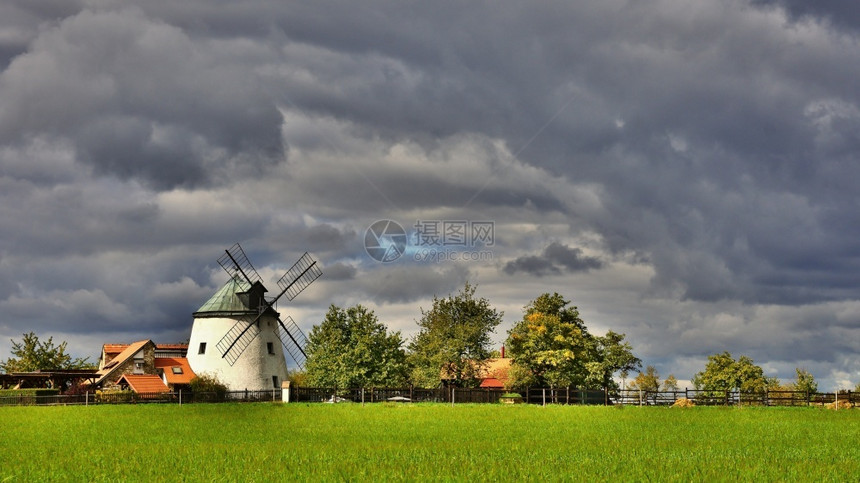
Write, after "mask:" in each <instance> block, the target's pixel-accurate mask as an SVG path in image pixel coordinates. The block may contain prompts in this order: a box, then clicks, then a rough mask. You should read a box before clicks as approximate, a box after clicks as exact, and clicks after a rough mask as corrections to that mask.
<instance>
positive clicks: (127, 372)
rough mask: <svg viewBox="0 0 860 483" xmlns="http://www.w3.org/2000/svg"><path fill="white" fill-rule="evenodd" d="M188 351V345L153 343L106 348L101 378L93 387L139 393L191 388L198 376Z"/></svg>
mask: <svg viewBox="0 0 860 483" xmlns="http://www.w3.org/2000/svg"><path fill="white" fill-rule="evenodd" d="M187 351H188V344H155V343H154V342H153V341H151V340H149V339H147V340H140V341H137V342H133V343H131V344H104V345H103V346H102V357H101V358H100V359H99V370H98V372H97V375H98V378H97V379H96V380H95V382H94V383H93V384H92V386H93V387H100V388H102V389H108V390H110V389H121V388H126V389H131V390H132V391H135V392H164V391H170V390H180V389H185V388H188V386H189V384H190V382H191V379H193V378H194V377H195V376H196V375H195V374H194V371H192V370H191V366H189V365H188V360H187V359H186V358H185V357H184V356H185V353H186V352H187ZM144 376H146V377H144ZM155 380H157V381H158V383H157V384H156V383H155V382H154V381H155ZM140 388H145V389H147V390H141V389H140ZM150 389H152V390H150ZM162 389H163V391H162Z"/></svg>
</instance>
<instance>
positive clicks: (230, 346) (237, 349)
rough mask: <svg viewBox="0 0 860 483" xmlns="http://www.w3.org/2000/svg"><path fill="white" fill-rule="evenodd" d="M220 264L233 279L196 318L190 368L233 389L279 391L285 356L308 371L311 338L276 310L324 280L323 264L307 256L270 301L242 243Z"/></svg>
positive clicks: (286, 278)
mask: <svg viewBox="0 0 860 483" xmlns="http://www.w3.org/2000/svg"><path fill="white" fill-rule="evenodd" d="M218 264H219V265H221V267H222V268H223V269H224V271H226V272H227V274H228V275H229V276H230V279H229V280H228V282H227V283H226V284H225V285H224V287H222V288H221V289H220V290H219V291H218V292H216V293H215V295H213V296H212V297H211V298H210V299H209V300H208V301H207V302H206V303H205V304H203V306H202V307H201V308H200V309H199V310H198V311H197V312H195V313H194V325H193V326H192V329H191V338H190V340H189V351H188V362H189V364H190V365H191V368H192V369H193V370H194V372H195V373H200V372H210V373H215V375H216V376H218V377H219V379H221V380H222V382H224V383H225V384H227V386H228V387H230V389H264V388H271V387H273V385H274V387H280V382H281V381H283V380H285V379H286V377H287V374H286V372H287V368H286V362H285V360H284V352H283V351H284V350H286V352H287V354H289V355H290V358H292V359H293V361H295V363H296V365H297V366H298V367H299V368H304V363H305V359H306V354H305V352H304V346H305V345H306V344H307V338H306V337H305V335H304V333H302V331H301V329H299V327H298V325H296V323H295V321H293V319H292V318H291V317H289V316H287V317H284V318H281V316H280V314H279V313H278V312H277V310H275V304H276V303H277V302H278V300H280V299H281V298H283V297H286V299H288V300H293V299H294V298H295V297H296V296H297V295H298V294H299V293H301V292H302V291H303V290H304V289H305V288H307V287H308V286H309V285H310V284H311V283H313V282H314V280H316V279H317V278H319V276H320V275H322V272H321V271H320V268H319V264H318V263H317V262H316V261H315V260H313V258H311V256H310V255H308V254H307V253H305V254H304V255H302V256H301V257H300V258H299V259H298V261H296V263H294V264H293V266H292V267H290V268H289V270H287V271H286V273H284V275H283V276H282V277H281V278H280V279H278V281H277V285H278V287H279V288H280V292H279V293H278V294H277V295H276V296H275V297H274V298H271V299H268V298H267V297H266V296H265V294H266V292H267V291H268V290H267V289H266V287H265V286H264V285H263V282H262V279H261V277H260V275H259V274H258V273H257V270H256V269H254V266H253V265H252V264H251V262H250V260H249V259H248V257H247V255H246V254H245V251H244V250H243V249H242V247H241V246H240V245H239V244H238V243H237V244H235V245H233V246H232V247H230V248H229V249H227V250H225V251H224V254H223V255H221V257H220V258H219V259H218ZM275 340H277V341H278V342H279V343H275ZM282 348H283V349H282Z"/></svg>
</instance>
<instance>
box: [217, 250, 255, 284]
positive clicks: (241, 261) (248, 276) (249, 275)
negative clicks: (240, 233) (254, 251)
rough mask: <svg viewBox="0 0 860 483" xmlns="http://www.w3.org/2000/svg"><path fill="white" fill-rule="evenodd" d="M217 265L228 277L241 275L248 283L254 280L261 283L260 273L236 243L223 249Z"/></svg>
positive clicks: (252, 282)
mask: <svg viewBox="0 0 860 483" xmlns="http://www.w3.org/2000/svg"><path fill="white" fill-rule="evenodd" d="M218 265H221V268H223V269H224V271H225V272H227V274H228V275H230V277H234V278H235V277H236V276H238V275H242V279H244V280H245V281H247V282H248V284H249V285H253V284H254V282H260V283H263V281H262V279H261V278H260V274H259V273H257V270H256V269H255V268H254V266H253V265H251V261H250V260H248V256H247V255H245V250H242V246H241V245H239V244H238V243H236V244H235V245H233V246H232V247H230V248H229V249H227V250H224V254H223V255H221V257H220V258H219V259H218Z"/></svg>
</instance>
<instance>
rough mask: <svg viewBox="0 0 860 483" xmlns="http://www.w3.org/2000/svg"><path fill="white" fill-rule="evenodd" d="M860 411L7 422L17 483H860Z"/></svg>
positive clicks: (166, 410) (322, 407)
mask: <svg viewBox="0 0 860 483" xmlns="http://www.w3.org/2000/svg"><path fill="white" fill-rule="evenodd" d="M858 446H860V410H848V411H827V410H823V409H816V408H742V409H738V408H692V409H670V408H637V407H626V408H623V409H620V408H612V407H578V406H573V407H539V406H525V405H516V406H508V405H490V404H484V405H458V406H456V407H453V408H452V407H451V406H447V405H436V404H414V405H409V404H400V405H393V404H374V405H366V406H361V405H358V404H341V405H327V404H313V405H305V404H290V405H280V404H267V403H252V404H196V405H183V406H178V405H117V406H90V407H81V406H69V407H0V480H2V481H47V480H54V481H56V480H59V481H94V480H95V481H104V480H120V481H128V480H134V481H152V480H155V481H176V480H187V481H246V480H280V481H288V480H300V481H310V480H315V481H331V480H359V479H364V478H375V479H384V480H388V479H395V480H402V479H406V480H434V481H438V480H462V481H466V480H468V481H475V480H478V481H522V480H597V479H605V478H609V477H621V478H627V481H645V480H651V481H666V480H679V481H680V480H685V481H691V480H692V481H713V480H736V479H741V480H756V481H785V480H789V481H797V480H816V481H819V480H825V481H829V480H836V479H840V480H842V481H856V480H857V478H858V475H860V449H858Z"/></svg>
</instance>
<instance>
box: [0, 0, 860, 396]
mask: <svg viewBox="0 0 860 483" xmlns="http://www.w3.org/2000/svg"><path fill="white" fill-rule="evenodd" d="M858 12H860V11H858V10H857V8H856V6H855V5H854V2H848V1H838V0H828V1H803V0H706V1H688V0H636V1H621V0H600V1H579V2H565V1H558V2H554V1H542V2H528V3H526V4H523V3H522V2H508V1H504V0H503V1H496V2H446V1H439V2H381V1H363V2H360V3H356V2H338V1H329V0H318V1H314V2H283V1H280V0H245V1H232V2H230V1H217V2H213V1H211V0H206V1H203V0H189V1H184V2H174V1H169V0H151V1H147V2H131V1H122V0H79V1H73V0H6V1H4V2H3V3H2V4H0V357H2V358H5V357H8V354H9V348H10V342H9V339H16V340H19V339H20V337H21V334H23V333H24V332H29V331H31V330H32V331H35V332H36V333H37V334H39V335H40V336H42V337H44V338H47V337H48V336H53V337H54V338H55V340H67V341H69V348H70V349H71V351H72V353H73V354H75V355H77V356H90V358H91V359H92V360H95V359H97V357H98V352H99V350H100V348H101V344H103V343H105V342H130V341H134V340H139V339H143V338H152V339H153V340H155V341H156V342H176V341H184V340H187V338H188V335H189V332H190V327H191V321H192V319H191V313H192V312H193V311H194V310H195V309H197V308H198V307H199V306H200V305H202V304H203V302H205V301H206V299H207V298H208V297H209V296H210V295H211V294H212V293H213V292H214V291H215V290H217V288H218V287H219V286H220V285H221V284H223V283H224V282H225V281H226V274H225V273H224V272H223V271H222V270H221V268H220V267H219V266H218V265H217V264H216V259H217V258H218V257H219V256H220V254H221V253H223V250H224V249H225V248H228V247H229V246H231V245H232V244H234V243H236V242H240V243H241V244H242V246H243V247H244V248H245V250H246V252H247V253H248V255H249V257H250V258H251V260H252V261H253V262H254V264H255V266H256V267H257V269H258V271H259V272H260V273H261V275H262V276H263V278H264V279H265V280H266V281H267V282H270V285H271V286H272V287H274V282H273V281H274V280H275V279H277V278H278V277H279V276H280V275H281V274H282V273H283V272H284V271H285V270H286V269H287V268H288V267H289V266H290V264H291V263H292V262H293V261H294V260H295V259H296V258H298V257H299V256H300V255H301V254H302V253H303V252H304V251H306V250H307V251H310V252H311V253H312V254H313V255H314V256H315V257H316V258H317V259H318V260H319V261H320V263H321V264H322V266H323V272H324V275H323V277H322V278H320V279H319V280H318V281H317V282H316V283H315V284H314V285H312V286H311V287H310V288H308V289H307V290H306V291H305V292H304V293H302V294H301V295H300V296H299V297H298V298H297V299H295V300H294V301H293V302H290V303H281V304H279V309H280V310H281V312H282V313H284V314H289V315H290V316H292V317H293V318H294V319H295V320H296V321H297V322H298V323H299V325H301V326H302V327H303V328H305V329H306V330H309V329H310V327H311V326H312V325H313V324H318V323H319V322H320V321H321V320H322V316H323V314H324V313H325V311H326V308H327V307H328V305H329V304H332V303H333V304H337V305H340V306H347V305H352V304H358V303H361V304H364V305H367V306H369V307H372V308H373V309H375V310H376V311H377V314H378V315H379V316H380V319H381V320H382V321H383V322H385V323H386V324H387V325H388V326H389V327H390V328H392V329H396V330H401V331H402V332H403V334H404V335H405V336H407V337H408V336H411V335H412V334H413V333H414V332H415V328H416V326H415V320H416V319H418V318H419V317H420V307H423V308H425V309H426V308H428V307H429V306H430V304H431V302H432V298H433V296H434V295H439V296H445V295H447V294H449V293H452V292H456V291H457V290H459V289H460V288H461V287H462V286H463V284H464V283H465V282H466V281H467V280H468V281H471V282H472V283H475V284H477V285H478V294H479V295H480V296H484V297H487V298H488V299H489V300H490V302H491V303H492V304H493V305H495V306H496V307H497V308H498V309H500V310H504V312H505V323H504V324H503V326H501V327H500V328H499V329H498V331H497V334H496V336H495V340H496V342H497V343H498V344H501V342H502V341H503V340H504V338H505V335H506V332H507V330H508V329H509V328H510V326H511V325H512V324H513V323H514V322H515V321H516V320H518V319H519V318H521V317H522V307H523V305H525V304H526V303H528V302H529V301H530V300H531V299H533V298H534V297H536V296H537V295H539V294H541V293H543V292H559V293H561V294H563V295H564V296H566V297H567V298H569V299H571V300H572V301H573V303H574V304H575V305H577V306H578V307H579V309H580V312H581V315H582V317H583V319H584V320H585V321H586V323H587V324H588V326H589V327H590V328H591V329H592V330H593V331H594V332H596V333H603V332H604V331H605V330H607V329H610V328H611V329H613V330H615V331H617V332H623V333H626V334H627V336H628V338H629V340H630V342H631V343H632V344H633V347H634V350H635V352H636V354H637V355H638V356H639V357H641V358H642V359H643V360H644V361H645V363H647V364H653V365H655V366H656V367H657V368H658V370H659V372H660V373H661V374H662V375H667V374H668V373H674V374H675V376H676V377H677V378H678V379H680V380H682V381H684V380H688V379H689V378H690V377H691V376H692V375H693V374H694V373H695V372H697V371H699V370H701V369H702V368H703V366H704V362H705V360H706V357H707V355H708V354H713V353H717V352H722V351H730V352H732V353H733V354H735V355H740V354H746V355H749V356H751V357H753V359H754V360H755V361H756V362H757V363H759V364H761V365H762V366H763V367H764V368H765V370H766V372H767V373H768V374H769V375H772V376H778V377H781V378H783V379H784V380H788V379H790V378H792V377H793V375H794V368H795V367H803V368H806V369H807V370H809V371H811V372H812V373H813V374H814V375H815V376H816V377H817V378H818V379H819V381H820V382H821V383H822V384H821V386H822V389H831V390H832V389H834V388H836V387H852V388H853V386H854V384H856V383H858V382H860V293H858V287H860V245H858V242H857V240H858V239H860V197H858V183H860V181H858V179H860V164H858V161H860V83H858V82H857V79H858V78H860V13H858ZM377 220H393V221H396V222H397V223H399V224H400V225H401V226H402V227H403V228H404V230H405V231H406V232H407V234H408V243H407V247H406V251H405V253H403V255H402V256H401V257H399V258H397V259H396V260H393V261H390V262H386V263H382V262H378V261H376V260H375V259H373V258H372V257H371V256H369V254H368V252H367V251H366V249H365V244H366V243H367V237H366V234H367V229H368V227H370V226H371V225H372V224H373V223H374V222H376V221H377ZM488 222H489V223H491V225H490V226H491V227H492V239H491V240H490V239H487V238H486V237H484V239H483V240H482V243H474V244H473V243H472V237H471V235H473V234H474V233H475V232H474V230H473V228H474V227H473V223H488ZM458 226H459V227H463V226H465V230H466V231H465V232H459V231H445V230H448V229H454V228H455V227H458ZM482 226H487V225H482ZM434 227H435V228H438V229H439V231H440V235H449V237H447V238H446V237H441V236H440V237H439V238H433V237H432V236H430V235H432V233H431V231H432V230H431V228H434ZM485 234H486V233H485ZM460 235H463V236H464V237H465V238H459V237H460ZM443 241H451V242H453V243H449V244H444V243H443ZM461 241H463V243H460V242H461Z"/></svg>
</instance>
